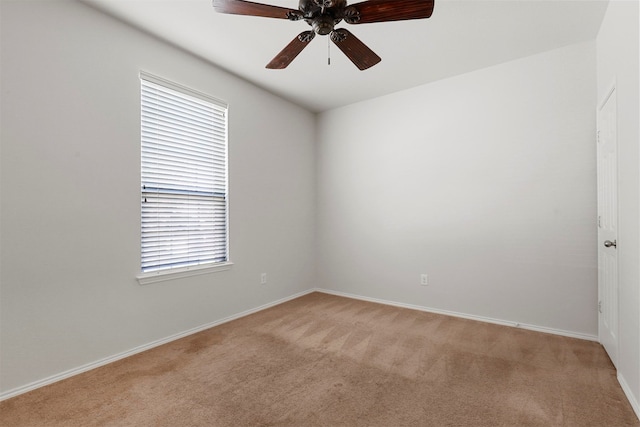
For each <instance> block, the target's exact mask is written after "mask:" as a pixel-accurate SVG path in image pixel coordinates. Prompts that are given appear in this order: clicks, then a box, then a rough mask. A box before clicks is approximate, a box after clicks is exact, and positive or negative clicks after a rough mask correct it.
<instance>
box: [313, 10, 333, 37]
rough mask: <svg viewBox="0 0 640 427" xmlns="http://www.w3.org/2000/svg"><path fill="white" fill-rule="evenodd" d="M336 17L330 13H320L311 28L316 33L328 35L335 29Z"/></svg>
mask: <svg viewBox="0 0 640 427" xmlns="http://www.w3.org/2000/svg"><path fill="white" fill-rule="evenodd" d="M333 26H334V19H333V17H331V16H329V15H320V16H318V17H316V18H314V20H313V21H312V22H311V28H313V31H315V32H316V34H319V35H321V36H326V35H327V34H329V33H331V31H333Z"/></svg>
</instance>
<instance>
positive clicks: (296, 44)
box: [267, 31, 316, 70]
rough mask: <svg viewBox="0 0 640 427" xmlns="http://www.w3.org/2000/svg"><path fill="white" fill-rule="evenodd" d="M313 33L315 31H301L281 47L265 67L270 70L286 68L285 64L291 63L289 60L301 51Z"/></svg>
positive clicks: (312, 36)
mask: <svg viewBox="0 0 640 427" xmlns="http://www.w3.org/2000/svg"><path fill="white" fill-rule="evenodd" d="M315 35H316V33H314V32H313V31H303V32H301V33H300V34H298V35H297V36H296V38H295V39H293V40H291V43H289V44H288V45H287V46H286V47H285V48H284V49H282V50H281V51H280V53H279V54H277V55H276V57H275V58H273V59H272V60H271V62H269V63H268V64H267V68H270V69H272V70H281V69H283V68H287V66H288V65H289V64H291V61H293V60H294V59H295V58H296V56H298V54H299V53H300V52H302V49H304V48H305V47H307V45H308V44H309V42H311V40H313V38H314V37H315Z"/></svg>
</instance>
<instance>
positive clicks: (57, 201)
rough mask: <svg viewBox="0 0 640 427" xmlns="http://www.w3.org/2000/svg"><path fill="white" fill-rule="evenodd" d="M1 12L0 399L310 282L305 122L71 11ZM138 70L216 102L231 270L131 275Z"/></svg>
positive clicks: (310, 187)
mask: <svg viewBox="0 0 640 427" xmlns="http://www.w3.org/2000/svg"><path fill="white" fill-rule="evenodd" d="M1 7H2V10H1V19H2V21H1V31H2V32H1V43H2V44H1V55H2V58H1V59H2V70H1V71H2V80H1V90H2V92H1V102H2V104H1V120H2V130H1V132H2V133H1V135H0V136H1V143H2V145H1V150H2V160H1V162H2V163H1V169H2V170H1V188H0V191H1V196H2V197H1V201H2V207H1V228H0V231H1V235H2V239H1V241H2V259H1V261H2V265H1V277H0V279H1V286H2V287H1V292H0V296H1V300H2V305H1V328H0V332H1V335H0V342H1V348H0V351H1V353H0V392H2V393H5V394H6V393H9V392H10V391H11V390H15V389H17V388H21V387H25V386H28V385H29V384H30V383H32V382H37V381H42V380H43V379H46V378H48V377H50V376H54V375H57V374H60V373H61V372H64V371H66V370H69V369H75V368H77V367H79V366H82V365H85V364H88V363H92V362H94V361H97V360H101V359H102V358H108V357H110V356H113V355H116V354H119V353H121V352H126V351H129V350H131V349H133V348H136V347H138V346H141V345H145V344H147V343H150V342H153V341H155V340H159V339H163V338H166V337H168V336H171V335H173V334H177V333H181V332H184V331H186V330H189V329H191V328H195V327H198V326H200V325H204V324H208V323H210V322H214V321H216V320H218V319H223V318H226V317H227V316H231V315H234V314H237V313H240V312H243V311H245V310H249V309H252V308H255V307H258V306H261V305H263V304H266V303H270V302H273V301H276V300H278V299H281V298H284V297H288V296H291V295H294V294H296V293H299V292H301V291H305V290H307V289H310V288H311V287H312V286H313V283H312V280H313V274H312V273H313V269H312V265H313V262H314V240H313V239H314V228H315V226H314V218H315V216H314V208H315V205H314V203H315V198H314V195H313V194H314V188H315V178H314V177H315V170H314V166H315V162H314V132H315V116H314V115H313V114H311V113H309V112H307V111H306V110H304V109H302V108H299V107H297V106H295V105H293V104H291V103H288V102H286V101H283V100H282V99H280V98H277V97H275V96H273V95H271V94H269V93H267V92H265V91H263V90H261V89H258V88H257V87H255V86H252V85H250V84H248V83H246V82H244V81H242V80H240V79H238V78H236V77H233V76H231V75H230V74H227V73H225V72H223V71H221V70H220V69H218V68H215V67H214V66H211V65H210V64H208V63H205V62H203V61H201V60H200V59H198V58H195V57H193V56H191V55H189V54H186V53H184V52H182V51H180V50H178V49H175V48H173V47H171V46H168V45H167V44H165V43H162V42H160V41H158V40H157V39H154V38H152V37H150V36H148V35H146V34H143V33H141V32H139V31H137V30H134V29H132V28H131V27H129V26H127V25H124V24H122V23H120V22H119V21H116V20H114V19H112V18H109V17H107V16H106V15H103V14H102V13H99V12H97V11H95V10H94V9H92V8H90V7H88V6H86V5H83V4H80V3H77V2H75V1H73V2H72V1H56V2H51V1H28V2H23V1H18V2H11V1H3V2H2V6H1ZM212 42H214V41H212ZM140 70H145V71H147V72H150V73H153V74H156V75H158V76H161V77H164V78H167V79H170V80H172V81H175V82H177V83H180V84H183V85H186V86H189V87H192V88H194V89H196V90H200V91H202V92H205V93H208V94H210V95H212V96H215V97H217V98H220V99H223V100H225V101H227V102H228V103H229V105H230V112H229V126H230V129H229V138H230V141H229V153H230V154H229V156H230V165H229V175H230V236H231V242H230V243H231V261H232V262H234V265H233V267H232V269H231V270H229V271H224V272H219V273H215V274H208V275H202V276H196V277H190V278H186V279H181V280H174V281H169V282H161V283H157V284H151V285H146V286H141V285H139V284H138V283H137V281H136V278H135V276H136V274H138V273H139V270H140V267H139V263H140V254H139V251H140V250H139V246H140V243H139V238H140V194H139V192H140V189H139V185H140V166H139V162H140V121H139V114H140V113H139V108H140V84H139V79H138V73H139V71H140ZM262 272H266V273H268V283H267V284H266V285H260V273H262Z"/></svg>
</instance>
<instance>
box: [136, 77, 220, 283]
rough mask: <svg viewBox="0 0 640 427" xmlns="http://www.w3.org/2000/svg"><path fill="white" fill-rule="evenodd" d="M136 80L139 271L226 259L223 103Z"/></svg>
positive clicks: (153, 80)
mask: <svg viewBox="0 0 640 427" xmlns="http://www.w3.org/2000/svg"><path fill="white" fill-rule="evenodd" d="M140 79H141V106H142V108H141V140H142V144H141V176H142V194H141V195H142V271H143V272H146V271H153V270H162V269H170V268H176V267H189V266H194V265H201V264H205V263H220V262H225V261H227V255H228V244H227V240H228V232H227V106H226V104H224V103H223V102H221V101H218V100H216V99H214V98H210V97H208V96H207V95H203V94H200V93H198V92H195V91H193V90H191V89H188V88H184V87H181V86H179V85H176V84H173V83H170V82H167V81H165V80H163V79H160V78H158V77H154V76H151V75H148V74H145V73H141V74H140Z"/></svg>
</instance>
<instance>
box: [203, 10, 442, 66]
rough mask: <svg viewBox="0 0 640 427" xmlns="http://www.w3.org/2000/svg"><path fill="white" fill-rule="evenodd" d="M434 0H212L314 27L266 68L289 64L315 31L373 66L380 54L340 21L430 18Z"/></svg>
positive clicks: (357, 60) (363, 63)
mask: <svg viewBox="0 0 640 427" xmlns="http://www.w3.org/2000/svg"><path fill="white" fill-rule="evenodd" d="M433 5H434V0H368V1H363V2H360V3H355V4H352V5H349V6H348V5H347V0H299V4H298V9H297V10H296V9H288V8H286V7H280V6H273V5H268V4H262V3H254V2H250V1H245V0H213V7H214V8H215V10H216V11H217V12H220V13H230V14H235V15H250V16H262V17H265V18H279V19H288V20H290V21H299V20H301V19H304V20H305V21H306V22H307V23H308V24H309V25H311V29H312V31H303V32H302V33H300V34H298V36H297V37H296V38H294V39H293V40H292V41H291V43H289V44H288V45H287V46H286V47H285V48H284V49H282V51H281V52H280V53H278V54H277V55H276V57H275V58H273V60H271V62H269V63H268V64H267V68H271V69H282V68H286V67H287V66H288V65H289V64H290V63H291V61H293V60H294V59H295V57H296V56H298V54H299V53H300V52H302V50H303V49H304V48H305V47H306V46H307V45H308V44H309V42H311V40H313V38H314V37H315V36H316V34H319V35H321V36H326V35H329V38H330V39H331V41H332V42H333V43H334V44H335V45H336V46H338V48H339V49H340V50H341V51H342V52H343V53H344V54H345V55H346V56H347V57H348V58H349V59H350V60H351V62H353V63H354V64H355V66H356V67H358V68H359V69H361V70H366V69H367V68H370V67H373V66H374V65H376V64H377V63H378V62H380V61H381V58H380V57H379V56H378V55H376V54H375V52H373V51H372V50H371V49H369V48H368V47H367V46H366V45H365V44H364V43H362V42H361V41H360V40H359V39H358V38H356V36H354V35H353V34H351V32H349V31H348V30H346V29H344V28H338V29H336V28H335V26H336V25H337V24H339V23H340V21H343V20H344V21H345V22H346V23H348V24H368V23H373V22H386V21H402V20H407V19H423V18H429V17H430V16H431V14H432V13H433Z"/></svg>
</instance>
